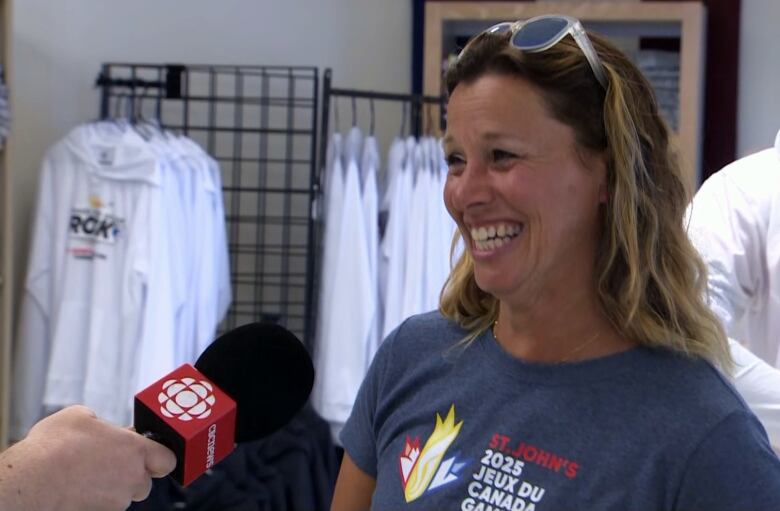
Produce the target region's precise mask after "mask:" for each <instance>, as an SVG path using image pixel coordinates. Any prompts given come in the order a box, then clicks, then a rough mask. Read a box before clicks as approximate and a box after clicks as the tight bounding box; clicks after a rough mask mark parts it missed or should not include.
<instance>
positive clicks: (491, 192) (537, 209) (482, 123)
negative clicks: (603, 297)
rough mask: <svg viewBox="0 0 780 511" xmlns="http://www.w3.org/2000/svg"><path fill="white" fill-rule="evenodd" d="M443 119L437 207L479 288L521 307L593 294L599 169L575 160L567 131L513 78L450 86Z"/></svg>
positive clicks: (594, 160)
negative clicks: (448, 219) (450, 223)
mask: <svg viewBox="0 0 780 511" xmlns="http://www.w3.org/2000/svg"><path fill="white" fill-rule="evenodd" d="M447 117H448V122H447V134H446V136H445V140H444V151H445V153H446V155H447V160H448V163H449V175H448V177H447V183H446V186H445V189H444V201H445V204H446V205H447V209H448V210H449V212H450V215H452V217H453V218H454V219H455V221H456V222H457V223H458V226H459V228H460V231H461V233H462V235H463V238H464V240H465V242H466V245H467V247H468V249H469V250H470V252H471V254H472V256H473V258H474V273H475V278H476V281H477V284H478V285H479V287H480V288H481V289H483V290H484V291H486V292H488V293H491V294H492V295H494V296H495V297H497V298H499V299H501V300H512V299H517V300H521V301H525V302H527V301H528V300H529V299H530V300H532V301H533V300H536V299H539V298H541V297H543V296H555V295H556V294H560V293H569V292H574V293H576V292H578V291H580V290H581V289H582V288H581V287H580V286H593V265H594V259H595V253H596V249H597V243H598V242H597V240H598V238H599V221H598V216H599V205H600V203H601V202H604V201H605V200H606V196H607V194H606V166H605V163H604V159H603V158H602V157H601V156H600V155H593V154H590V155H588V154H586V152H585V151H583V150H580V151H579V153H578V150H577V148H576V146H575V140H574V131H573V130H572V129H571V128H570V127H569V126H567V125H565V124H563V123H561V122H559V121H557V120H555V119H554V118H553V117H552V116H551V115H550V114H549V113H548V111H547V107H546V105H545V104H544V102H543V100H542V97H541V96H540V94H539V93H538V92H537V90H536V89H535V88H534V87H533V86H532V85H531V84H530V83H528V82H527V81H525V80H523V79H521V78H517V77H510V76H505V75H497V74H487V75H484V76H482V77H480V78H478V79H477V80H475V81H474V82H471V83H465V82H464V83H460V84H458V86H457V87H456V88H455V90H454V91H453V93H452V95H451V97H450V102H449V107H448V110H447ZM578 287H580V288H579V289H578ZM551 294H552V295H551Z"/></svg>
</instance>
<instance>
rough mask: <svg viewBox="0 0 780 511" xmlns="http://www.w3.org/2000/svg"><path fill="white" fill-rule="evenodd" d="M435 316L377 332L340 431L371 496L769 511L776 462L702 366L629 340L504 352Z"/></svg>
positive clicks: (576, 509)
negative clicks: (382, 337)
mask: <svg viewBox="0 0 780 511" xmlns="http://www.w3.org/2000/svg"><path fill="white" fill-rule="evenodd" d="M465 335H466V332H465V331H464V330H462V329H460V328H459V327H457V326H456V325H455V324H453V323H452V322H450V321H449V320H447V319H444V318H442V317H441V316H440V315H439V314H438V313H428V314H424V315H420V316H415V317H413V318H410V319H409V320H407V321H406V322H405V323H404V324H402V325H401V326H400V327H399V328H398V329H397V330H396V331H395V332H393V333H392V334H391V335H390V336H389V337H388V339H387V340H386V341H385V342H384V343H383V344H382V346H381V348H380V350H379V352H378V353H377V355H376V357H375V359H374V361H373V363H372V365H371V368H370V370H369V373H368V375H367V377H366V379H365V381H364V382H363V385H362V387H361V389H360V392H359V394H358V398H357V402H356V403H355V406H354V408H353V410H352V415H351V417H350V418H349V420H348V422H347V424H346V426H345V427H344V429H343V431H342V433H341V440H342V442H343V445H344V448H345V449H346V451H347V453H348V454H349V456H350V457H351V458H352V459H353V460H354V461H355V463H356V464H357V465H358V467H360V468H361V469H362V470H363V471H364V472H366V473H367V474H369V475H371V476H373V477H375V478H376V490H375V492H374V496H373V501H372V506H371V509H375V510H392V511H398V510H402V509H410V510H411V509H426V510H436V511H438V510H463V511H478V510H481V511H486V510H508V511H529V510H536V511H585V510H593V511H673V510H675V511H720V510H722V511H777V510H780V460H778V458H777V456H776V455H775V454H774V453H773V452H772V450H771V448H770V446H769V442H768V441H767V438H766V433H765V432H764V430H763V428H762V427H761V425H760V423H759V422H758V421H757V420H756V418H755V417H754V416H753V415H752V414H751V412H750V411H749V410H748V408H747V407H746V405H745V403H744V402H743V401H742V399H741V398H740V397H739V396H738V395H737V394H736V392H735V391H734V389H733V388H732V387H731V385H729V384H728V383H727V382H726V381H725V380H724V379H723V378H722V376H721V375H720V373H719V372H718V371H717V370H716V369H714V368H713V367H712V366H711V365H709V364H708V363H706V362H704V361H701V360H694V359H691V358H687V357H684V356H681V355H678V354H674V353H671V352H669V351H665V350H653V349H648V348H635V349H632V350H629V351H626V352H623V353H619V354H616V355H612V356H608V357H604V358H600V359H596V360H589V361H585V362H580V363H572V364H561V365H551V364H532V363H527V362H523V361H521V360H519V359H517V358H514V357H512V356H511V355H509V354H508V353H506V352H505V351H503V349H502V348H501V347H500V345H499V344H498V343H497V342H496V340H495V338H494V337H493V336H492V334H491V333H490V332H485V333H484V334H482V335H480V336H479V337H477V338H476V339H475V340H474V341H473V343H471V344H470V345H468V346H467V347H465V348H463V347H455V346H456V345H457V344H458V341H459V340H461V339H462V338H463V337H464V336H465Z"/></svg>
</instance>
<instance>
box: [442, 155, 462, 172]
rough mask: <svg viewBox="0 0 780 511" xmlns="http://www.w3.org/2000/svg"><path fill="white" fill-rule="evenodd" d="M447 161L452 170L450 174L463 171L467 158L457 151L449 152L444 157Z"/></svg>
mask: <svg viewBox="0 0 780 511" xmlns="http://www.w3.org/2000/svg"><path fill="white" fill-rule="evenodd" d="M444 159H445V160H446V162H447V167H448V168H449V170H450V174H459V173H460V172H462V171H463V165H465V163H466V160H465V159H464V158H463V157H462V156H461V155H459V154H457V153H450V154H447V155H446V156H445V158H444Z"/></svg>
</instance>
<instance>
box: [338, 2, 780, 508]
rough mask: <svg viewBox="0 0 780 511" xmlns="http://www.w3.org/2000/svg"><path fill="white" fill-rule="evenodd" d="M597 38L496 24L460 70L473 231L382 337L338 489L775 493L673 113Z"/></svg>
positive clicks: (640, 500) (612, 498)
mask: <svg viewBox="0 0 780 511" xmlns="http://www.w3.org/2000/svg"><path fill="white" fill-rule="evenodd" d="M591 38H592V43H591V40H589V39H588V36H587V35H586V34H585V32H584V31H583V30H582V28H581V26H580V25H579V22H577V21H576V20H573V19H571V18H565V17H557V16H551V17H541V18H538V19H533V20H529V21H528V22H527V23H525V24H523V23H520V22H518V23H506V24H501V25H497V26H496V27H494V28H492V29H490V30H488V31H486V32H485V33H483V34H480V35H479V36H477V37H476V38H475V39H474V40H473V41H472V42H470V43H469V44H468V45H467V46H466V48H465V49H464V50H463V52H462V53H461V55H460V57H459V59H458V61H457V62H456V63H455V64H454V65H453V66H452V67H451V68H450V70H449V71H448V74H447V87H448V91H449V94H450V100H449V106H448V125H447V134H446V136H445V142H444V146H445V148H444V149H445V153H446V154H447V159H448V163H449V167H450V173H449V176H448V178H447V184H446V187H445V193H444V200H445V203H446V205H447V208H448V210H449V211H450V214H451V215H452V217H453V218H454V219H455V220H456V222H457V223H458V226H459V231H460V235H461V236H462V237H463V239H464V241H465V245H466V246H467V247H468V250H466V252H465V253H464V254H463V256H462V257H461V258H460V260H459V261H458V263H457V264H456V265H455V267H454V268H453V270H452V272H451V275H450V279H449V281H448V283H447V285H446V287H445V289H444V291H443V293H442V299H441V306H440V312H438V313H429V314H426V315H422V316H417V317H413V318H410V319H409V320H407V321H406V322H405V323H404V324H402V325H401V326H400V327H399V328H398V329H397V330H396V331H395V332H394V333H393V334H391V335H390V336H389V337H388V339H387V340H386V341H385V342H384V344H383V345H382V347H381V348H380V351H379V353H378V354H377V356H376V358H375V360H374V362H373V364H372V367H371V369H370V371H369V374H368V376H367V378H366V380H365V381H364V383H363V386H362V388H361V390H360V393H359V395H358V400H357V402H356V404H355V407H354V409H353V412H352V416H351V417H350V419H349V421H348V422H347V424H346V426H345V428H344V430H343V432H342V435H341V439H342V442H343V444H344V447H345V456H344V462H343V465H342V469H341V473H340V475H339V480H338V482H337V486H336V492H335V496H334V501H333V509H334V510H337V511H350V510H359V509H367V508H369V506H370V507H371V508H372V509H392V510H398V509H407V508H408V509H430V510H434V509H435V510H439V509H462V510H466V511H469V510H487V509H507V510H530V509H535V510H555V511H560V510H568V509H572V510H573V509H594V510H599V511H612V510H614V511H627V510H630V511H661V510H685V511H694V510H702V511H704V510H706V511H717V510H734V509H741V510H769V509H780V461H778V459H777V457H776V456H775V455H774V454H773V453H772V451H771V449H770V447H769V444H768V442H767V439H766V434H765V433H764V431H763V429H762V428H761V426H760V424H759V423H758V421H757V420H756V419H755V417H754V416H753V415H752V414H751V413H750V412H749V411H748V409H747V408H746V406H745V405H744V403H743V401H742V400H741V399H740V398H739V397H738V395H737V394H736V393H735V392H734V390H733V389H732V387H731V386H729V384H728V383H726V381H725V380H724V379H723V378H722V377H721V375H720V373H719V371H718V369H716V367H718V368H720V369H723V370H728V369H729V367H730V363H731V362H730V358H729V354H728V346H727V344H726V339H725V336H724V334H723V331H722V329H721V327H720V326H719V324H718V322H717V320H716V319H715V317H714V316H713V315H712V313H711V312H710V311H709V310H708V309H707V306H706V304H705V303H704V298H703V296H704V292H703V286H704V278H705V273H704V268H703V266H702V263H701V261H700V260H699V259H698V257H697V255H696V253H695V251H694V249H693V248H692V246H691V245H690V242H689V241H688V238H687V236H686V233H685V231H684V229H683V223H682V218H683V213H684V210H685V206H686V204H687V203H688V193H687V191H686V189H685V186H684V182H683V178H682V173H681V170H680V168H679V166H678V164H677V163H676V160H675V158H674V156H673V154H672V151H671V149H670V147H669V133H668V129H667V127H666V125H665V124H664V122H663V121H662V120H661V118H660V117H659V114H658V109H657V106H656V104H655V100H654V98H653V94H652V90H651V88H650V86H649V84H648V83H647V81H646V80H645V79H644V78H643V77H642V75H641V74H640V73H639V71H638V70H637V69H636V68H635V66H634V65H633V64H631V62H630V61H629V60H628V59H627V58H626V57H625V56H624V55H623V54H622V53H621V52H620V51H618V50H617V49H615V48H614V47H613V46H612V45H610V44H609V43H608V42H606V41H605V40H603V39H601V38H598V37H594V36H591ZM594 46H595V49H594Z"/></svg>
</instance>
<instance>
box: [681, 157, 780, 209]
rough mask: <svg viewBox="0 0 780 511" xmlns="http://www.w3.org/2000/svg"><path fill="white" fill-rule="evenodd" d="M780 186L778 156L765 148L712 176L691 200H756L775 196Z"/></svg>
mask: <svg viewBox="0 0 780 511" xmlns="http://www.w3.org/2000/svg"><path fill="white" fill-rule="evenodd" d="M772 183H775V184H780V155H779V154H778V152H777V151H776V150H775V149H774V148H771V149H765V150H763V151H758V152H756V153H753V154H750V155H748V156H745V157H743V158H740V159H738V160H736V161H734V162H732V163H730V164H728V165H726V166H725V167H723V168H722V169H721V170H719V171H718V172H716V173H715V174H713V175H711V176H710V177H709V178H708V179H707V180H706V181H705V182H704V183H703V184H702V186H701V188H700V190H699V191H698V192H697V193H696V197H694V203H695V202H696V199H699V200H701V198H702V197H707V196H713V195H714V196H724V197H726V196H727V197H733V198H737V197H740V196H742V197H745V198H746V199H750V198H754V199H756V200H758V199H760V198H762V197H770V196H777V195H778V193H777V189H778V187H776V186H769V185H770V184H772Z"/></svg>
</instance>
